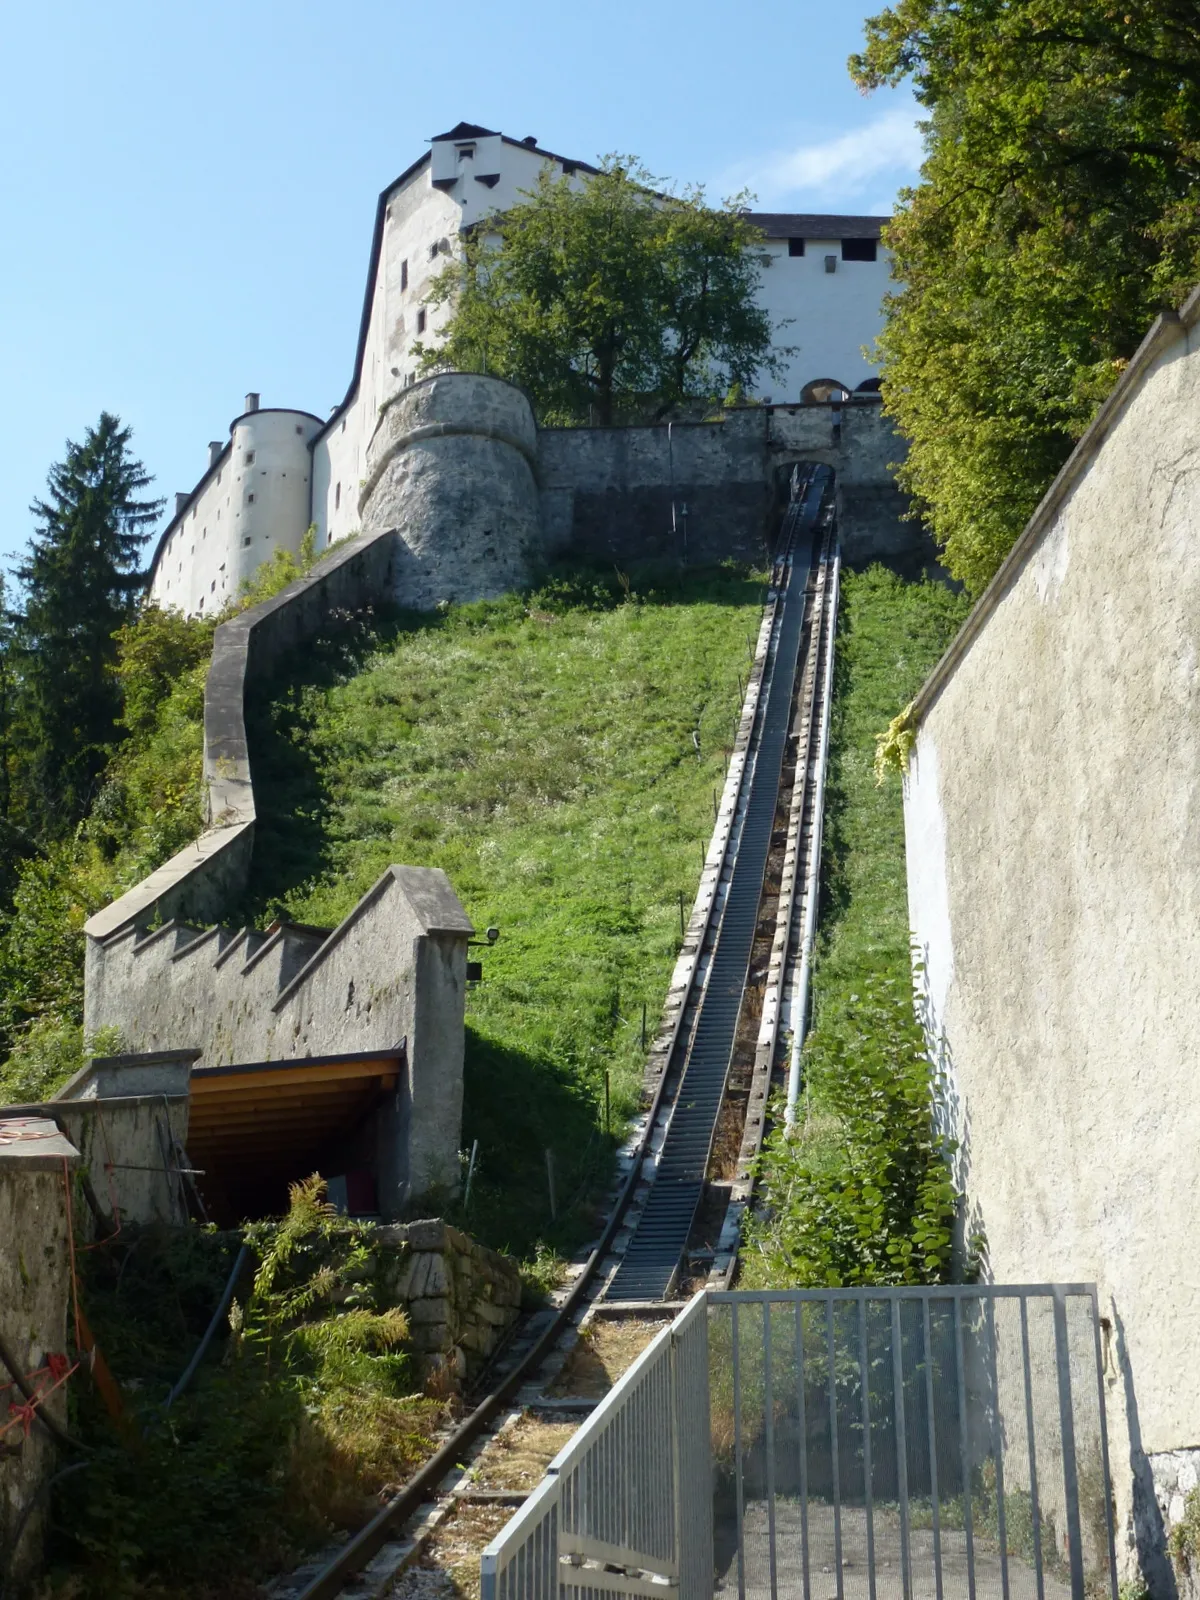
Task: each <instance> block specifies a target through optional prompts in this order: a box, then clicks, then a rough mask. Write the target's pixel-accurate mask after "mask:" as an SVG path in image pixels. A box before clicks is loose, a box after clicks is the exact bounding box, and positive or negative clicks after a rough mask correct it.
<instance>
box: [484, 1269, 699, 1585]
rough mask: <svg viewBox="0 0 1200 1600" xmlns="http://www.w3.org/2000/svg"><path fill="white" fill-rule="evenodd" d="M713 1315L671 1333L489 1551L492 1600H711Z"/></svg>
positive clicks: (633, 1370) (560, 1458)
mask: <svg viewBox="0 0 1200 1600" xmlns="http://www.w3.org/2000/svg"><path fill="white" fill-rule="evenodd" d="M708 1388H709V1363H708V1315H707V1309H706V1305H705V1301H704V1297H703V1296H702V1295H698V1296H697V1297H696V1299H695V1300H693V1302H692V1304H691V1305H690V1306H688V1308H687V1309H686V1310H685V1311H684V1312H683V1313H682V1315H681V1316H680V1317H678V1318H677V1320H676V1321H675V1322H674V1323H672V1324H670V1325H668V1326H667V1327H665V1328H664V1329H663V1330H662V1332H661V1333H660V1334H658V1335H657V1337H656V1338H655V1339H654V1340H653V1341H652V1343H651V1344H650V1345H648V1346H647V1348H646V1349H645V1350H644V1351H643V1352H642V1354H641V1355H640V1356H639V1357H638V1359H637V1361H636V1362H634V1364H633V1366H631V1367H630V1369H629V1370H628V1372H626V1373H625V1375H624V1376H623V1377H622V1378H621V1380H620V1381H619V1383H618V1384H617V1385H616V1386H615V1387H614V1388H613V1389H612V1391H611V1392H610V1393H609V1394H608V1396H607V1397H606V1398H605V1400H604V1402H603V1403H602V1404H601V1405H600V1406H599V1407H598V1408H597V1409H596V1411H595V1412H593V1414H592V1415H591V1416H590V1417H589V1418H588V1420H587V1421H586V1422H585V1423H584V1425H583V1426H582V1427H581V1428H580V1429H579V1432H578V1433H576V1434H575V1435H574V1437H573V1438H572V1439H571V1441H570V1442H569V1443H568V1444H567V1445H566V1446H565V1447H564V1449H563V1450H561V1451H560V1452H559V1454H558V1455H557V1456H556V1457H555V1458H554V1460H553V1461H552V1462H551V1463H550V1466H549V1468H548V1469H547V1474H546V1477H545V1478H544V1479H543V1480H542V1483H541V1484H540V1485H539V1486H538V1488H537V1489H536V1490H535V1491H534V1493H533V1494H532V1495H531V1496H530V1497H529V1499H528V1500H527V1501H526V1502H525V1504H524V1505H523V1506H522V1507H521V1509H520V1511H519V1512H518V1513H517V1515H516V1516H515V1517H514V1518H513V1519H512V1521H511V1522H510V1523H509V1524H508V1525H507V1527H506V1528H505V1529H504V1530H503V1532H502V1533H501V1534H500V1535H499V1536H498V1537H497V1538H496V1539H494V1540H493V1541H492V1543H491V1544H490V1545H488V1547H487V1549H486V1550H485V1551H484V1553H483V1557H482V1563H481V1571H482V1600H593V1597H599V1596H601V1595H609V1594H614V1593H616V1594H632V1595H646V1596H656V1597H658V1600H663V1596H664V1594H666V1593H667V1592H669V1591H670V1590H677V1591H678V1592H679V1594H680V1596H681V1600H707V1597H708V1596H710V1595H711V1594H712V1547H713V1536H712V1474H711V1467H710V1455H709V1418H708Z"/></svg>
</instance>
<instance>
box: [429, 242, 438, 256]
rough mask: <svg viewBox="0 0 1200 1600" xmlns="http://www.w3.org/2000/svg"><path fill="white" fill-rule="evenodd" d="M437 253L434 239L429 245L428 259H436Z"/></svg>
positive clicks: (436, 244) (436, 243)
mask: <svg viewBox="0 0 1200 1600" xmlns="http://www.w3.org/2000/svg"><path fill="white" fill-rule="evenodd" d="M437 253H438V241H437V240H436V239H435V240H434V241H433V243H432V244H431V245H430V246H429V259H430V261H436V260H437Z"/></svg>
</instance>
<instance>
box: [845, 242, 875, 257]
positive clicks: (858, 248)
mask: <svg viewBox="0 0 1200 1600" xmlns="http://www.w3.org/2000/svg"><path fill="white" fill-rule="evenodd" d="M878 247H879V241H878V240H877V239H843V240H842V260H843V261H874V260H875V259H876V258H877V255H878Z"/></svg>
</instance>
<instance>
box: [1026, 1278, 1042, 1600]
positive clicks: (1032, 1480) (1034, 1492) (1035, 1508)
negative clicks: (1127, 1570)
mask: <svg viewBox="0 0 1200 1600" xmlns="http://www.w3.org/2000/svg"><path fill="white" fill-rule="evenodd" d="M1021 1365H1022V1367H1023V1369H1024V1373H1025V1437H1026V1439H1027V1441H1028V1445H1029V1509H1030V1511H1031V1513H1032V1516H1033V1565H1034V1570H1035V1571H1036V1573H1037V1592H1038V1600H1046V1579H1045V1574H1044V1571H1043V1566H1042V1510H1041V1505H1040V1503H1039V1501H1038V1480H1037V1442H1036V1440H1035V1439H1034V1435H1033V1372H1032V1368H1031V1365H1030V1360H1029V1302H1028V1300H1027V1299H1026V1297H1025V1296H1024V1295H1022V1296H1021Z"/></svg>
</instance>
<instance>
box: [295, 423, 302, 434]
mask: <svg viewBox="0 0 1200 1600" xmlns="http://www.w3.org/2000/svg"><path fill="white" fill-rule="evenodd" d="M296 432H297V433H303V432H304V429H303V428H302V427H301V425H300V424H299V423H297V424H296Z"/></svg>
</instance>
